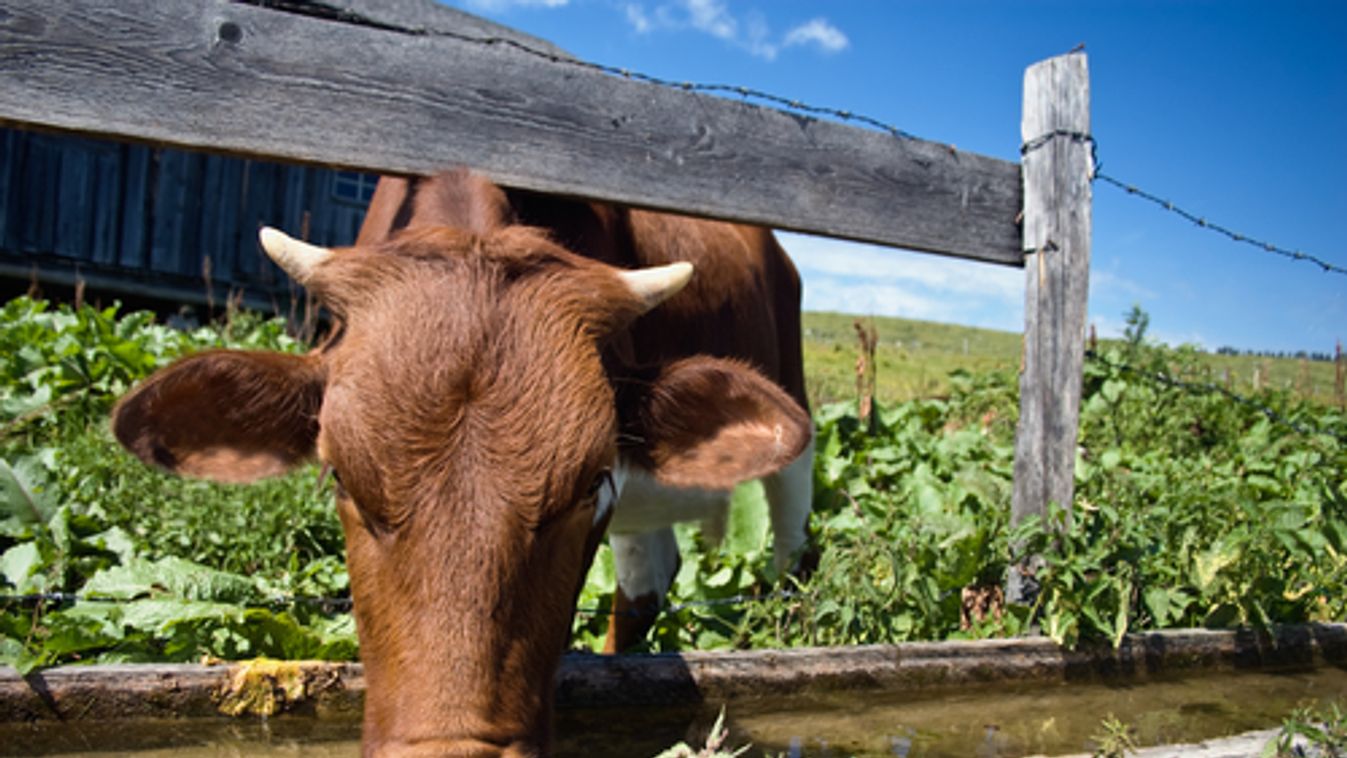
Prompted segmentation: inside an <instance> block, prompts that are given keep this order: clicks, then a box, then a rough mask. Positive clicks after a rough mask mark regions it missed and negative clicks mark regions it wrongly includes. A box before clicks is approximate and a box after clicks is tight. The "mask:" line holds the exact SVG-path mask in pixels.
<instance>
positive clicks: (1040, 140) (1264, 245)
mask: <svg viewBox="0 0 1347 758" xmlns="http://www.w3.org/2000/svg"><path fill="white" fill-rule="evenodd" d="M1055 139H1070V140H1071V141H1073V142H1084V143H1087V144H1089V146H1090V165H1091V172H1090V179H1091V181H1100V182H1104V183H1105V184H1109V185H1112V186H1114V187H1117V188H1118V189H1121V190H1123V191H1124V192H1126V193H1127V194H1129V195H1134V196H1136V197H1139V198H1141V199H1142V200H1146V201H1149V202H1151V203H1153V204H1155V205H1157V206H1159V207H1160V208H1162V209H1164V210H1166V211H1169V212H1170V213H1173V214H1175V215H1177V216H1179V217H1180V218H1184V219H1187V220H1188V221H1190V222H1192V223H1193V224H1194V225H1196V226H1198V227H1201V228H1203V229H1207V230H1209V231H1213V232H1216V233H1217V234H1222V235H1225V236H1226V237H1228V238H1230V239H1231V240H1232V241H1234V242H1242V243H1244V244H1246V245H1252V246H1253V247H1255V248H1257V249H1259V250H1262V251H1263V252H1265V253H1272V254H1273V255H1280V256H1282V257H1284V258H1288V259H1290V260H1294V261H1303V262H1305V263H1311V264H1314V265H1316V266H1318V267H1319V268H1320V269H1321V270H1323V272H1324V273H1331V274H1347V268H1344V267H1342V266H1339V265H1337V264H1335V263H1332V262H1330V261H1326V260H1324V259H1323V258H1320V257H1318V256H1315V255H1311V254H1309V253H1306V252H1304V251H1301V250H1291V249H1288V248H1285V247H1282V246H1280V245H1274V244H1273V243H1271V242H1267V241H1265V240H1261V239H1257V238H1255V237H1250V236H1249V235H1247V234H1243V233H1240V232H1237V231H1234V230H1233V229H1230V228H1229V227H1227V226H1224V225H1222V224H1219V223H1216V222H1214V221H1211V220H1209V219H1207V217H1206V216H1202V215H1199V214H1197V213H1194V212H1192V211H1189V210H1187V209H1184V208H1182V207H1179V206H1178V205H1175V204H1174V203H1173V202H1172V201H1170V200H1166V199H1164V198H1162V197H1160V196H1159V195H1156V194H1154V193H1152V192H1147V191H1146V190H1144V189H1141V188H1140V187H1138V186H1136V185H1135V184H1130V183H1128V182H1125V181H1123V180H1121V179H1118V178H1117V177H1114V176H1111V175H1109V174H1105V173H1104V172H1103V171H1102V170H1101V169H1100V167H1101V166H1102V165H1103V164H1102V163H1100V161H1099V143H1098V141H1096V140H1095V138H1094V136H1093V135H1091V134H1087V133H1085V132H1077V131H1071V130H1068V129H1054V130H1052V131H1050V132H1047V133H1045V134H1042V135H1040V136H1038V137H1035V138H1034V139H1032V140H1029V141H1028V142H1025V143H1024V144H1023V145H1020V155H1021V156H1025V155H1028V154H1029V153H1032V152H1033V151H1035V150H1037V149H1039V148H1041V147H1043V146H1044V145H1046V144H1048V143H1049V142H1052V141H1053V140H1055Z"/></svg>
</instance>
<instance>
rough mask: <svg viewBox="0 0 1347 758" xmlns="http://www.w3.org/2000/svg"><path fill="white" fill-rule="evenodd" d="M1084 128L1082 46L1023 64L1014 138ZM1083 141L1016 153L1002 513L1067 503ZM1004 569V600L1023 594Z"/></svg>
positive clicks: (1081, 340) (1085, 206) (1086, 224)
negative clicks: (1010, 394)
mask: <svg viewBox="0 0 1347 758" xmlns="http://www.w3.org/2000/svg"><path fill="white" fill-rule="evenodd" d="M1055 130H1061V131H1063V132H1072V133H1079V134H1088V133H1089V131H1090V80H1089V69H1088V66H1087V62H1086V58H1085V54H1084V53H1070V54H1068V55H1063V56H1059V57H1056V58H1051V59H1049V60H1046V61H1043V62H1041V63H1037V64H1034V65H1033V66H1030V67H1029V69H1028V70H1027V71H1026V72H1025V76H1024V118H1023V125H1022V129H1021V132H1022V135H1021V136H1022V138H1023V140H1024V142H1025V143H1026V144H1027V143H1030V142H1032V141H1035V140H1037V139H1038V138H1040V137H1042V136H1044V135H1046V134H1049V133H1051V132H1054V131H1055ZM1092 171H1093V166H1092V165H1091V157H1090V148H1089V145H1088V144H1086V143H1085V142H1082V141H1079V140H1074V139H1071V138H1069V137H1065V136H1059V137H1057V138H1054V139H1051V140H1048V141H1046V142H1044V143H1042V144H1041V145H1040V146H1038V147H1037V148H1036V149H1033V150H1031V151H1030V152H1028V153H1027V154H1026V155H1025V156H1024V163H1023V174H1024V200H1025V206H1024V243H1025V248H1026V249H1027V250H1031V251H1033V252H1031V253H1030V254H1028V255H1027V256H1026V258H1025V285H1026V288H1025V305H1024V312H1025V331H1024V369H1023V373H1022V374H1021V375H1020V419H1019V427H1018V429H1017V431H1016V435H1015V487H1014V494H1013V497H1012V504H1011V520H1012V522H1013V523H1018V522H1020V521H1022V520H1024V519H1025V518H1027V517H1029V516H1031V515H1040V516H1041V515H1043V514H1045V511H1046V508H1047V505H1048V503H1058V504H1060V505H1063V506H1065V507H1067V508H1070V507H1071V502H1072V497H1073V492H1074V473H1075V460H1076V438H1077V431H1078V427H1079V419H1080V384H1081V368H1082V366H1081V364H1082V361H1083V360H1084V354H1085V321H1086V303H1087V300H1088V294H1089V273H1090V203H1091V191H1090V176H1091V172H1092ZM1016 581H1017V577H1015V576H1012V581H1011V583H1010V587H1009V588H1008V589H1009V590H1010V594H1011V595H1012V597H1011V598H1010V599H1012V600H1015V601H1023V600H1024V599H1025V596H1024V595H1023V594H1021V593H1022V592H1023V591H1024V588H1022V587H1020V586H1017V584H1016Z"/></svg>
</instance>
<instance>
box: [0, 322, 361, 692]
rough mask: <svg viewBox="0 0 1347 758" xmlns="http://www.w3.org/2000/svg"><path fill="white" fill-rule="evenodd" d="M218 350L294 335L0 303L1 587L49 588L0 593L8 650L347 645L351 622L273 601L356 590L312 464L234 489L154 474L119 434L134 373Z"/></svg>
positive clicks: (109, 654) (57, 654)
mask: <svg viewBox="0 0 1347 758" xmlns="http://www.w3.org/2000/svg"><path fill="white" fill-rule="evenodd" d="M215 347H247V348H268V349H273V350H290V351H294V350H297V349H298V348H299V345H298V344H297V343H296V342H295V341H294V340H291V339H290V338H289V337H287V336H286V334H285V330H284V324H283V323H282V322H280V321H279V320H263V319H261V318H259V317H256V316H252V315H248V314H238V315H237V317H236V318H233V319H231V320H230V321H229V322H228V323H227V324H226V325H224V326H221V327H213V326H212V327H203V328H200V329H197V330H194V331H191V332H181V331H177V330H174V329H170V328H168V327H166V326H163V325H160V324H157V323H155V322H154V317H153V315H152V314H149V313H132V314H128V315H125V316H121V317H118V315H117V309H116V308H115V307H114V308H107V309H102V310H100V309H96V308H92V307H89V306H82V307H79V308H71V307H65V306H63V307H59V308H55V309H53V308H51V307H50V306H48V305H47V304H46V303H45V302H43V301H38V300H32V299H29V298H18V299H16V300H13V301H11V302H9V303H8V304H6V305H5V306H4V307H3V308H0V424H3V427H0V428H3V437H0V592H4V593H6V594H9V595H11V596H19V595H27V596H34V595H37V596H46V598H45V599H43V600H37V601H34V600H29V601H22V602H21V601H19V600H17V599H14V598H11V599H10V600H7V601H4V602H3V603H2V604H0V661H5V662H8V663H11V664H13V665H15V666H16V667H18V668H19V669H20V670H21V671H27V670H29V669H31V668H33V667H35V666H44V665H51V664H54V663H61V662H73V661H108V662H111V661H133V660H188V659H192V658H197V657H200V656H202V655H210V656H218V657H224V658H237V657H248V656H254V655H273V656H279V657H295V656H299V657H337V658H351V657H353V656H354V655H355V636H354V629H353V627H352V624H351V621H350V617H349V616H336V615H333V614H330V613H323V612H322V609H321V608H310V607H303V606H294V607H289V606H288V605H277V604H275V603H274V602H273V601H274V599H275V598H276V597H277V596H280V595H289V594H302V595H307V594H314V595H331V594H340V593H343V592H345V590H346V573H345V569H344V566H343V564H342V560H341V549H342V542H341V528H340V525H339V524H338V523H337V521H336V518H335V516H334V515H333V514H332V513H331V507H330V498H329V497H328V496H327V495H326V494H325V493H323V492H321V491H319V488H318V487H317V486H316V485H315V482H316V481H317V474H316V472H315V471H312V470H309V471H306V472H302V473H300V474H297V475H294V476H291V477H289V478H286V479H281V480H277V481H275V482H268V483H265V484H263V485H260V486H258V487H252V488H240V487H226V486H222V485H214V484H208V483H205V482H197V481H188V480H183V479H177V478H174V477H170V476H167V475H165V474H162V473H160V472H156V471H153V470H151V469H149V468H147V467H146V466H144V465H143V464H142V463H141V462H140V461H137V460H134V459H133V458H131V457H130V456H129V455H127V454H126V453H124V452H123V451H122V450H121V449H120V448H119V447H118V446H117V443H116V442H115V441H114V440H113V439H112V436H111V433H110V431H109V430H108V425H107V416H108V412H109V410H110V409H111V407H112V404H113V403H114V402H115V401H116V399H117V398H118V397H119V396H120V395H121V394H122V393H124V392H125V391H126V390H128V389H129V388H130V387H131V385H132V384H133V383H134V382H135V381H137V380H138V379H141V378H143V377H144V376H146V375H148V374H149V373H150V372H151V371H153V370H154V369H156V368H159V367H160V366H163V365H166V364H167V363H168V362H170V361H171V360H173V359H174V358H177V357H179V356H181V355H184V354H186V353H189V352H192V351H196V350H202V349H207V348H215ZM73 596H78V597H79V599H78V600H77V601H75V602H73V603H71V602H70V598H71V597H73Z"/></svg>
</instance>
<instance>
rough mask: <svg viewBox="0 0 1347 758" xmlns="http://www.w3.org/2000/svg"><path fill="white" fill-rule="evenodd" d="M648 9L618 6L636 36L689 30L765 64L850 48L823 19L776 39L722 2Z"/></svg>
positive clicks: (681, 1) (676, 1)
mask: <svg viewBox="0 0 1347 758" xmlns="http://www.w3.org/2000/svg"><path fill="white" fill-rule="evenodd" d="M490 1H492V2H501V1H502V0H490ZM535 1H536V0H535ZM652 7H653V10H652V11H650V12H647V11H646V4H645V3H637V2H627V3H623V4H622V5H621V8H622V11H623V13H624V14H625V15H626V17H627V23H628V24H630V25H631V28H632V29H633V30H635V31H636V33H638V34H646V33H649V32H651V31H654V30H657V29H672V30H679V29H692V30H695V31H699V32H702V33H703V34H707V35H710V36H712V37H715V38H716V39H718V40H722V41H724V42H727V43H729V44H731V45H734V46H735V47H738V48H740V49H742V50H745V51H747V52H748V53H750V54H752V55H756V56H758V57H759V58H762V59H764V60H769V61H770V60H774V59H775V58H776V56H777V54H778V53H780V51H781V50H782V49H784V48H787V47H802V46H815V47H817V48H819V49H820V50H823V51H824V52H829V53H835V52H838V51H841V50H844V49H846V48H847V47H848V46H849V45H850V41H849V40H848V39H847V36H846V35H845V34H843V33H842V31H841V30H840V29H838V28H837V27H835V26H833V25H832V24H831V23H829V22H828V20H827V19H825V18H816V19H813V20H811V21H808V22H806V23H804V24H801V25H799V26H797V27H795V28H793V29H791V30H790V31H789V32H787V33H786V35H785V36H782V37H778V36H776V35H774V34H773V33H772V29H771V26H770V24H768V23H767V19H766V17H765V16H763V14H762V13H759V12H757V11H749V12H748V13H745V14H743V15H735V14H734V12H732V11H731V10H730V6H729V3H728V2H726V0H667V1H666V2H658V3H656V4H654V5H653V6H652Z"/></svg>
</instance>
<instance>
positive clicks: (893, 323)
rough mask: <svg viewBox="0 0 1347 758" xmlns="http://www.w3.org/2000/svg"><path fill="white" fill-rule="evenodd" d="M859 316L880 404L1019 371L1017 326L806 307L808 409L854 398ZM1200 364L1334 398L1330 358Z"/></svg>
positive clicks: (1322, 399) (1237, 383) (1249, 386)
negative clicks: (871, 332) (966, 379)
mask: <svg viewBox="0 0 1347 758" xmlns="http://www.w3.org/2000/svg"><path fill="white" fill-rule="evenodd" d="M858 321H859V322H861V323H863V324H866V325H870V324H873V325H874V327H875V330H876V332H877V333H878V335H879V342H878V346H877V349H876V351H875V363H876V365H877V369H878V370H877V374H876V377H877V382H876V384H877V388H876V392H875V394H876V396H877V397H878V398H879V400H880V401H881V402H885V403H894V402H902V401H905V400H911V399H914V398H921V397H938V396H942V395H944V394H946V393H947V392H948V390H949V380H948V376H949V373H950V372H951V371H953V370H955V369H965V370H967V371H969V372H972V373H981V372H984V371H988V370H1002V371H1018V370H1019V366H1020V351H1021V344H1020V343H1021V341H1020V335H1019V334H1018V333H1016V332H1002V331H996V330H993V329H978V328H975V327H969V326H955V325H953V324H939V323H934V322H930V321H915V320H911V319H901V318H886V317H871V316H863V317H861V316H852V315H847V314H842V313H805V314H804V315H803V318H802V322H803V324H802V325H803V331H804V363H805V376H806V381H807V384H808V390H809V400H810V403H811V404H812V406H813V407H815V408H817V407H820V406H821V405H824V404H826V403H830V402H834V401H837V400H846V399H852V398H855V397H856V358H857V356H858V355H859V354H860V341H859V340H858V338H857V335H856V327H855V324H856V323H857V322H858ZM1326 349H1327V346H1326ZM1202 362H1203V363H1204V364H1205V365H1207V366H1208V367H1210V376H1209V377H1208V379H1207V380H1208V381H1211V382H1214V383H1217V384H1220V385H1222V386H1225V387H1226V388H1227V389H1230V390H1231V391H1233V392H1237V393H1240V394H1242V395H1250V394H1253V392H1254V391H1255V389H1257V388H1258V387H1261V388H1265V389H1266V388H1271V389H1277V390H1287V391H1290V392H1292V393H1294V394H1296V395H1298V396H1300V397H1304V398H1308V399H1312V400H1314V401H1316V402H1318V403H1321V404H1323V405H1332V406H1338V405H1339V404H1340V402H1341V400H1340V398H1338V397H1337V396H1336V394H1335V391H1334V366H1333V364H1332V363H1327V362H1322V361H1317V362H1316V361H1306V360H1299V359H1295V358H1265V357H1261V356H1249V355H1238V356H1231V355H1216V354H1213V353H1204V354H1202ZM1255 382H1257V386H1255Z"/></svg>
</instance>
